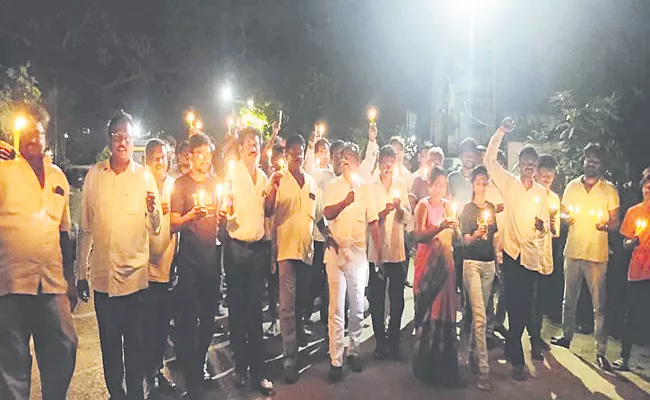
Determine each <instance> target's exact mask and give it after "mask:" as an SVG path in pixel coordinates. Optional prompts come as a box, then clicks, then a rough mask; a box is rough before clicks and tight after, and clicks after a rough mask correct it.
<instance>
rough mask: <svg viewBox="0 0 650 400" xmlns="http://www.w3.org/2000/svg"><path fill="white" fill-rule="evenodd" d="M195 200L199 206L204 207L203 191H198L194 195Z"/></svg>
mask: <svg viewBox="0 0 650 400" xmlns="http://www.w3.org/2000/svg"><path fill="white" fill-rule="evenodd" d="M196 199H197V203H198V205H199V206H204V205H205V190H203V189H200V190H199V192H198V193H197V194H196Z"/></svg>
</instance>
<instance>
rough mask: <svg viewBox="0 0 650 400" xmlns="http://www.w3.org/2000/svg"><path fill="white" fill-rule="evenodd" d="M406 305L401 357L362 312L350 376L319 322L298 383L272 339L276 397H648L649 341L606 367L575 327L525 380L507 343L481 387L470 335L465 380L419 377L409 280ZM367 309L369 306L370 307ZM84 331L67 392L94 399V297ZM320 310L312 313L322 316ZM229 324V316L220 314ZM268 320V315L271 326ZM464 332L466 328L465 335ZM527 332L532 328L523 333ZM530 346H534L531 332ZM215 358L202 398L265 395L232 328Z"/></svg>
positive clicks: (172, 365)
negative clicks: (244, 363) (244, 379)
mask: <svg viewBox="0 0 650 400" xmlns="http://www.w3.org/2000/svg"><path fill="white" fill-rule="evenodd" d="M405 298H406V304H405V310H404V316H403V320H402V326H403V330H402V336H401V350H402V359H401V360H400V361H376V360H374V359H373V358H372V355H371V354H372V351H373V349H374V340H373V338H372V328H371V326H370V325H371V323H370V318H369V316H368V317H367V318H366V319H365V320H364V328H363V337H362V339H363V344H362V347H361V349H362V359H363V361H364V364H365V369H364V371H363V372H362V373H358V374H357V373H353V372H351V371H350V370H349V368H345V369H344V370H345V379H344V380H343V381H342V382H340V383H338V384H331V383H329V382H328V381H327V379H326V376H327V370H328V366H329V363H328V358H327V349H326V347H325V343H324V341H323V338H324V332H325V330H324V326H323V325H322V324H320V323H318V322H316V323H315V324H314V326H313V330H314V336H313V337H312V340H311V341H310V343H309V345H308V346H307V347H305V348H302V349H301V367H302V373H301V379H300V380H299V381H298V383H296V384H295V385H291V386H289V385H286V384H283V383H282V345H281V342H280V337H275V338H270V339H267V340H266V348H267V353H268V360H267V366H268V371H269V373H270V375H271V377H272V378H273V379H274V381H275V385H276V392H275V394H274V395H273V396H271V397H270V398H273V399H289V400H303V399H305V400H320V399H336V400H348V399H349V400H356V399H372V400H380V399H399V400H406V399H433V398H435V399H441V400H444V399H517V400H519V399H522V400H534V399H551V400H554V399H650V349H649V348H636V347H635V349H634V352H633V353H634V355H633V358H632V360H631V366H632V372H629V373H622V374H620V373H615V374H607V373H603V372H602V371H600V370H599V369H598V368H597V367H596V366H595V365H594V360H595V346H594V342H593V337H591V336H587V335H581V334H577V335H576V337H575V338H574V341H573V343H572V348H571V350H570V351H569V350H566V349H563V348H557V347H554V348H552V349H551V350H550V352H548V353H546V359H545V361H543V362H538V361H531V359H530V357H529V351H527V352H526V364H527V367H528V370H529V372H530V377H529V379H528V381H526V382H515V381H514V380H512V378H511V367H510V366H509V365H508V364H506V362H505V360H503V347H502V346H497V347H496V348H494V349H493V350H491V351H490V368H491V378H492V383H493V385H494V390H493V391H491V392H482V391H479V390H478V388H477V387H476V376H474V375H472V374H471V372H470V371H469V370H468V369H467V367H466V366H465V364H466V348H467V345H466V341H465V340H463V339H461V343H460V345H459V349H460V354H459V364H460V365H461V372H462V376H463V379H462V382H461V386H460V387H459V388H455V389H448V388H440V387H435V386H428V385H426V384H424V383H421V382H420V381H418V380H417V379H416V378H415V377H414V376H413V374H412V371H411V364H410V361H411V345H412V341H413V338H412V336H411V332H412V319H413V296H412V290H411V289H409V288H405ZM366 314H367V313H366ZM74 317H75V323H76V327H77V331H78V335H79V349H78V355H77V366H76V371H75V374H74V377H73V379H72V384H71V387H70V391H69V394H68V398H69V399H72V400H85V399H89V400H95V399H106V398H108V395H107V392H106V389H105V386H104V379H103V368H102V360H101V352H100V347H99V337H98V332H97V321H96V318H95V314H94V311H93V308H92V302H91V303H89V304H81V305H80V306H79V307H78V308H77V310H75V313H74ZM316 318H317V314H314V316H313V319H314V320H316ZM219 322H221V323H222V324H224V325H226V326H227V317H224V318H221V319H220V321H219ZM266 326H268V322H267V323H265V327H266ZM558 333H560V328H559V327H558V326H555V325H552V324H551V323H550V322H549V321H547V320H545V323H544V329H543V332H542V335H543V337H544V338H546V339H547V340H548V339H549V338H550V337H551V336H554V335H557V334H558ZM461 336H462V335H461ZM524 337H525V338H526V337H527V336H526V333H524ZM524 346H525V348H526V349H527V350H529V345H528V340H524ZM619 351H620V343H618V342H617V341H615V340H613V339H612V340H610V342H609V345H608V357H609V359H610V360H614V359H616V358H617V355H618V352H619ZM209 358H210V365H211V368H213V370H214V372H215V373H216V378H215V379H214V382H213V383H214V385H213V387H212V388H210V389H206V390H204V391H203V392H202V396H203V397H202V398H203V399H219V400H222V399H223V400H231V399H232V400H235V399H261V398H264V397H262V396H261V395H259V394H257V393H255V392H251V391H250V390H239V389H236V388H235V387H234V386H233V381H232V371H233V370H232V357H231V353H230V346H229V340H228V337H227V334H216V335H215V337H214V339H213V342H212V345H211V348H210V353H209ZM165 359H166V373H167V374H168V375H169V376H171V377H172V378H173V379H174V380H175V381H176V382H177V383H178V385H179V390H178V392H179V393H180V392H181V391H182V386H183V378H182V376H180V374H179V372H178V368H177V365H176V361H175V357H174V354H173V348H172V347H170V348H169V349H168V350H167V353H166V356H165ZM32 376H33V379H32V397H31V398H32V399H40V398H41V395H40V386H39V385H40V384H39V378H38V369H37V363H36V360H35V359H34V370H33V373H32ZM159 398H161V399H163V400H168V399H169V400H171V399H178V398H180V395H179V394H176V395H171V396H166V397H159Z"/></svg>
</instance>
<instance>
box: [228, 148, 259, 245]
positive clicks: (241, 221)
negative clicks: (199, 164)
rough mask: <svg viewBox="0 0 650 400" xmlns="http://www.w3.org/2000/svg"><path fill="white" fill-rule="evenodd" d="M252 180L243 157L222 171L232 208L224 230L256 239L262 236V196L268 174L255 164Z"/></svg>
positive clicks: (234, 235)
mask: <svg viewBox="0 0 650 400" xmlns="http://www.w3.org/2000/svg"><path fill="white" fill-rule="evenodd" d="M255 173H256V181H255V182H253V178H252V177H251V174H250V172H248V168H247V167H246V164H244V162H243V161H241V160H239V161H237V162H236V163H235V168H234V169H233V170H232V171H228V172H227V173H226V186H231V187H232V204H233V209H234V212H233V214H232V215H228V227H227V229H228V234H229V235H230V237H231V238H233V239H237V240H241V241H243V242H257V241H258V240H262V239H263V238H264V197H266V193H267V191H268V186H269V178H267V176H266V174H265V173H264V171H262V170H261V169H260V168H259V167H255Z"/></svg>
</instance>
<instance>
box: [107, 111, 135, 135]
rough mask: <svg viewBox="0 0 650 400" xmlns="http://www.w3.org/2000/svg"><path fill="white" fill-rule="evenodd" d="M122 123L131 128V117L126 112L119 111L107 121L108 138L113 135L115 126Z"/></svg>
mask: <svg viewBox="0 0 650 400" xmlns="http://www.w3.org/2000/svg"><path fill="white" fill-rule="evenodd" d="M123 122H126V123H128V124H129V125H131V126H133V117H132V116H131V114H129V113H127V112H126V111H124V110H120V111H118V112H117V113H116V114H115V115H114V116H113V117H112V118H111V119H110V120H109V121H108V129H107V133H108V136H109V137H110V136H111V135H112V134H113V133H115V129H116V128H117V125H119V124H120V123H123Z"/></svg>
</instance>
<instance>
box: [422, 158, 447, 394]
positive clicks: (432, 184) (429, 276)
mask: <svg viewBox="0 0 650 400" xmlns="http://www.w3.org/2000/svg"><path fill="white" fill-rule="evenodd" d="M428 184H429V193H430V196H429V197H427V198H424V199H422V200H420V202H419V203H418V204H417V206H416V208H415V238H416V240H417V242H418V248H417V253H416V256H415V276H414V281H413V293H414V295H415V327H416V337H415V345H414V348H413V373H414V374H415V376H416V377H418V378H419V379H421V380H423V381H425V382H427V383H431V384H437V385H444V386H456V385H457V384H458V359H457V353H458V345H457V339H456V310H457V309H458V307H457V295H456V281H455V276H456V275H455V271H454V257H453V248H452V239H453V236H454V234H455V232H456V231H457V229H458V220H457V219H456V216H455V215H454V214H455V213H456V210H452V209H453V208H454V207H451V205H450V204H449V202H448V201H447V200H446V199H445V198H444V197H445V196H446V194H447V177H446V175H445V172H444V171H443V170H442V169H440V168H437V167H436V168H433V169H432V170H431V173H430V175H429V180H428Z"/></svg>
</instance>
